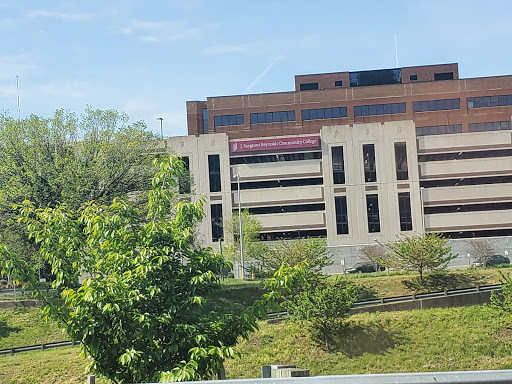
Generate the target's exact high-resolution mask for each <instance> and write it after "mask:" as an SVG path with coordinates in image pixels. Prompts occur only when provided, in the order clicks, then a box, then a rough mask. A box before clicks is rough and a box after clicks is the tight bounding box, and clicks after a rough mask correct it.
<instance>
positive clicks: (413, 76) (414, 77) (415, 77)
mask: <svg viewBox="0 0 512 384" xmlns="http://www.w3.org/2000/svg"><path fill="white" fill-rule="evenodd" d="M409 80H410V81H415V80H418V75H410V76H409Z"/></svg>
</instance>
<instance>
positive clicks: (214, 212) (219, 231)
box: [210, 204, 224, 241]
mask: <svg viewBox="0 0 512 384" xmlns="http://www.w3.org/2000/svg"><path fill="white" fill-rule="evenodd" d="M210 207H211V219H212V221H211V224H212V241H218V240H219V239H222V238H224V227H223V221H222V204H212V205H211V206H210Z"/></svg>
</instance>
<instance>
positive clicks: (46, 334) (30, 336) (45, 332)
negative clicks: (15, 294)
mask: <svg viewBox="0 0 512 384" xmlns="http://www.w3.org/2000/svg"><path fill="white" fill-rule="evenodd" d="M64 340H67V338H66V336H65V335H64V334H63V333H62V332H61V331H60V329H59V328H58V327H57V324H55V323H54V322H48V323H47V322H46V321H45V320H44V318H43V314H42V313H41V310H40V309H39V308H8V309H0V349H7V348H16V347H24V346H28V345H37V344H43V343H49V342H54V341H64Z"/></svg>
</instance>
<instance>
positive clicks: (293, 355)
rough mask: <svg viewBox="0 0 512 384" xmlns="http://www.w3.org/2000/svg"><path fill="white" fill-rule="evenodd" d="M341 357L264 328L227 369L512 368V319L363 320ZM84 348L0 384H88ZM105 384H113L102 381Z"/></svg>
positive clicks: (32, 362)
mask: <svg viewBox="0 0 512 384" xmlns="http://www.w3.org/2000/svg"><path fill="white" fill-rule="evenodd" d="M347 324H348V325H347V327H346V329H345V330H344V331H343V332H342V333H340V334H339V335H338V337H337V341H336V342H335V347H334V350H333V351H330V352H326V351H325V350H324V349H323V348H321V347H319V346H318V345H317V344H316V343H315V342H314V341H313V340H312V339H311V338H310V336H309V334H308V332H307V327H305V326H304V325H303V324H297V323H293V322H289V321H283V322H281V323H279V324H272V325H270V324H266V323H265V322H262V323H261V329H260V330H259V331H257V332H255V333H253V334H251V335H250V339H249V340H248V341H242V342H241V343H240V344H239V346H238V350H239V351H241V352H242V355H241V357H240V358H236V359H233V360H229V361H227V362H226V374H227V377H228V378H249V377H259V375H260V367H261V365H264V364H273V363H287V364H296V365H297V366H298V367H300V368H307V369H310V370H311V373H312V374H313V375H335V374H357V373H378V372H382V373H384V372H412V371H453V370H472V369H506V368H512V358H511V356H512V319H511V318H510V317H503V316H499V315H497V314H496V313H495V312H493V311H492V310H491V309H490V308H488V307H485V306H480V307H479V306H475V307H463V308H449V309H431V310H416V311H404V312H386V313H374V314H359V315H354V316H352V317H350V319H349V320H348V323H347ZM78 351H79V349H78V348H77V347H74V348H72V347H69V348H60V349H54V350H49V351H44V352H40V351H38V352H27V353H20V354H17V355H14V356H0V383H13V384H14V383H43V382H50V383H58V384H60V383H81V384H83V383H85V382H86V374H85V369H84V367H85V361H84V360H82V359H81V358H79V356H78ZM98 382H99V383H101V382H103V383H105V381H98Z"/></svg>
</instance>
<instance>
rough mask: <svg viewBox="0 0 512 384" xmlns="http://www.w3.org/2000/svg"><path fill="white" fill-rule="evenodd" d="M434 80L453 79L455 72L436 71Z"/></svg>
mask: <svg viewBox="0 0 512 384" xmlns="http://www.w3.org/2000/svg"><path fill="white" fill-rule="evenodd" d="M434 80H435V81H438V80H453V72H442V73H434Z"/></svg>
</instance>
